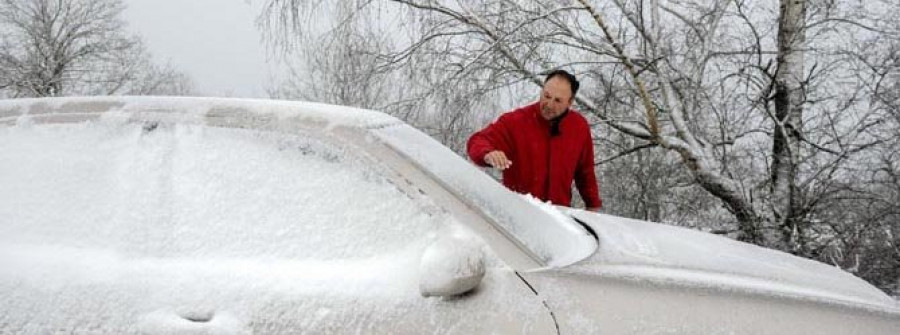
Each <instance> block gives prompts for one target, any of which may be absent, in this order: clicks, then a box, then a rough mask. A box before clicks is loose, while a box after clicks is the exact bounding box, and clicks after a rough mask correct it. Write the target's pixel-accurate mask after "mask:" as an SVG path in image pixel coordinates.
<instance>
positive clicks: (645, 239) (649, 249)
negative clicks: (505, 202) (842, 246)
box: [571, 210, 898, 309]
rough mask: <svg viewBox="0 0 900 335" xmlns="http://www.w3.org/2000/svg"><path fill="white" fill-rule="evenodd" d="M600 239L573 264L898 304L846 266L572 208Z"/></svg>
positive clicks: (638, 275)
mask: <svg viewBox="0 0 900 335" xmlns="http://www.w3.org/2000/svg"><path fill="white" fill-rule="evenodd" d="M571 214H572V215H573V216H575V217H576V218H578V219H579V220H582V221H583V222H586V223H587V224H589V225H590V226H591V227H593V228H594V230H595V231H596V233H597V235H598V237H599V240H600V246H599V249H598V251H597V252H596V253H595V254H594V255H593V256H592V257H590V258H588V259H587V260H585V261H583V262H580V263H577V264H576V265H574V267H573V271H578V272H584V273H591V274H597V275H601V276H612V277H620V278H629V279H634V280H648V281H652V282H664V283H681V284H685V285H691V286H703V287H718V288H721V289H726V290H736V291H752V292H758V293H768V294H773V295H785V296H793V297H800V298H806V299H814V300H821V301H832V302H844V303H850V304H856V305H860V304H861V305H865V306H878V307H879V308H884V307H888V308H889V309H897V307H898V306H897V305H896V302H895V301H894V300H893V299H891V298H890V297H889V296H887V295H886V294H884V293H883V292H881V291H880V290H878V289H877V288H875V287H874V286H872V285H870V284H869V283H867V282H865V281H863V280H862V279H859V278H857V277H855V276H853V275H851V274H849V273H847V272H844V271H843V270H841V269H839V268H837V267H834V266H830V265H826V264H823V263H820V262H816V261H813V260H809V259H805V258H801V257H797V256H793V255H790V254H787V253H783V252H780V251H776V250H772V249H767V248H763V247H759V246H755V245H751V244H747V243H742V242H738V241H735V240H731V239H728V238H725V237H721V236H717V235H713V234H709V233H704V232H700V231H696V230H691V229H686V228H681V227H675V226H669V225H663V224H657V223H651V222H647V221H641V220H633V219H627V218H621V217H615V216H611V215H604V214H597V213H589V212H584V211H577V210H572V211H571Z"/></svg>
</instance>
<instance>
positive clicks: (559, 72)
mask: <svg viewBox="0 0 900 335" xmlns="http://www.w3.org/2000/svg"><path fill="white" fill-rule="evenodd" d="M553 77H562V78H564V79H565V80H567V81H568V82H569V87H571V88H572V97H573V98H574V97H575V94H576V93H578V86H579V85H580V84H579V83H578V79H575V75H573V74H571V73H569V72H566V70H553V71H551V72H550V73H548V74H547V79H544V84H546V83H547V82H548V81H550V79H552V78H553Z"/></svg>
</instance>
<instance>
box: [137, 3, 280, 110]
mask: <svg viewBox="0 0 900 335" xmlns="http://www.w3.org/2000/svg"><path fill="white" fill-rule="evenodd" d="M125 4H126V5H127V6H128V9H127V10H126V11H125V13H124V19H125V20H126V21H128V24H129V27H130V29H131V30H132V31H133V32H135V33H137V34H139V35H141V37H142V38H143V40H144V42H145V43H146V45H147V48H148V50H149V51H150V52H151V53H152V54H153V56H154V58H155V59H156V60H157V62H161V63H167V62H168V63H169V64H172V65H173V66H175V67H177V68H178V69H179V70H181V71H184V72H186V73H188V74H189V75H190V76H191V78H192V79H193V81H194V88H195V90H196V93H197V94H198V95H205V96H225V97H247V98H262V97H267V94H266V93H265V88H266V87H269V86H271V85H270V80H269V78H270V77H271V73H272V72H273V71H271V70H270V69H271V68H274V67H272V66H269V65H267V62H266V50H265V46H264V45H263V43H262V38H261V35H260V33H259V32H258V30H257V29H256V26H255V24H254V20H255V18H256V13H257V12H258V11H257V10H256V9H257V8H259V7H260V4H261V0H253V1H252V3H251V1H250V0H125Z"/></svg>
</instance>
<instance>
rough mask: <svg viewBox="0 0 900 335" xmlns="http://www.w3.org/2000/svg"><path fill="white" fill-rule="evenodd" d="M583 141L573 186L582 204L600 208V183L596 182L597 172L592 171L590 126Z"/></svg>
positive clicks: (592, 152)
mask: <svg viewBox="0 0 900 335" xmlns="http://www.w3.org/2000/svg"><path fill="white" fill-rule="evenodd" d="M587 133H588V135H587V136H585V138H586V139H585V143H584V145H583V146H582V149H581V158H580V159H579V161H578V168H577V169H576V171H575V186H576V187H577V188H578V193H579V194H581V199H584V205H585V207H588V208H602V207H603V200H601V199H600V185H599V184H598V183H597V174H596V172H594V141H593V140H592V139H591V135H590V128H588V130H587Z"/></svg>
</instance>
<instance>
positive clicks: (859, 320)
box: [0, 97, 900, 334]
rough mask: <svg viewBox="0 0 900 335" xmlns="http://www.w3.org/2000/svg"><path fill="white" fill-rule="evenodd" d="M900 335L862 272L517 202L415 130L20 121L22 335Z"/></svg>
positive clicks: (180, 115)
mask: <svg viewBox="0 0 900 335" xmlns="http://www.w3.org/2000/svg"><path fill="white" fill-rule="evenodd" d="M59 332H62V333H79V334H81V333H90V334H93V333H109V334H126V333H139V334H249V333H258V334H269V333H288V334H294V333H313V334H319V333H357V334H358V333H363V334H371V333H389V334H398V333H405V334H423V333H453V334H480V333H495V334H519V333H525V334H557V333H562V334H590V333H603V334H622V333H631V334H658V333H666V334H672V333H677V334H726V333H727V334H898V333H900V307H898V304H897V303H896V302H895V301H894V300H892V299H891V298H890V297H888V296H887V295H886V294H884V293H883V292H881V291H879V290H878V289H876V288H874V287H873V286H871V285H869V284H868V283H866V282H864V281H862V280H860V279H858V278H856V277H854V276H852V275H850V274H848V273H846V272H844V271H842V270H841V269H838V268H835V267H832V266H829V265H826V264H822V263H818V262H814V261H811V260H806V259H801V258H798V257H794V256H791V255H788V254H785V253H781V252H777V251H772V250H768V249H764V248H760V247H756V246H753V245H748V244H744V243H740V242H736V241H732V240H729V239H726V238H723V237H718V236H714V235H711V234H706V233H703V232H698V231H692V230H687V229H682V228H678V227H672V226H666V225H660V224H654V223H649V222H644V221H638V220H630V219H624V218H619V217H614V216H610V215H603V214H598V213H592V212H586V211H582V210H577V209H569V208H559V207H554V206H551V205H548V204H545V203H541V202H540V201H537V200H535V199H533V198H531V197H529V196H525V195H520V194H516V193H513V192H510V191H508V190H507V189H505V188H504V187H503V186H502V185H501V184H499V183H497V182H496V181H494V180H493V179H492V178H491V177H490V176H488V175H487V174H486V173H484V172H483V171H481V170H479V169H477V168H476V167H475V166H474V165H472V164H471V163H469V162H467V161H466V160H464V159H462V158H460V157H459V156H458V155H456V154H455V153H453V152H452V151H451V150H449V149H447V148H446V147H444V146H442V145H441V144H439V143H438V142H436V141H435V140H433V139H431V138H430V137H428V136H427V135H425V134H423V133H421V132H419V131H417V130H415V129H414V128H412V127H410V126H408V125H406V124H404V123H403V122H402V121H400V120H398V119H396V118H393V117H391V116H388V115H385V114H382V113H378V112H373V111H368V110H360V109H354V108H348V107H339V106H329V105H322V104H313V103H299V102H286V101H257V100H236V99H211V98H172V97H143V98H136V97H97V98H51V99H22V100H5V101H0V334H46V333H59Z"/></svg>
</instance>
